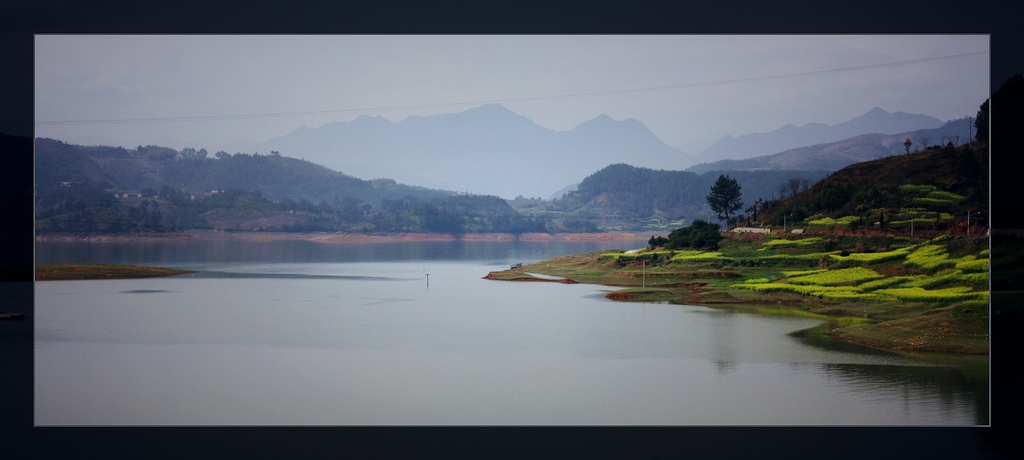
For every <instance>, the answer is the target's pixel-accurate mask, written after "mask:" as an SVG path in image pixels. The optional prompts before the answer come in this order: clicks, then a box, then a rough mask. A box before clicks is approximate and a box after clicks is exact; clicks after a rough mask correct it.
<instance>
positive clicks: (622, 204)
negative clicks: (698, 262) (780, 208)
mask: <svg viewBox="0 0 1024 460" xmlns="http://www.w3.org/2000/svg"><path fill="white" fill-rule="evenodd" d="M720 174H721V172H719V171H711V172H708V173H704V174H699V175H698V174H696V173H692V172H686V171H665V170H653V169H648V168H637V167H634V166H630V165H627V164H614V165H611V166H608V167H606V168H603V169H601V170H600V171H597V172H595V173H594V174H591V175H590V176H587V178H586V179H584V180H583V182H581V183H580V184H579V186H578V187H577V189H576V190H575V191H572V192H569V193H568V194H566V195H565V196H563V197H562V198H560V199H558V200H554V201H551V202H545V203H540V204H538V203H530V202H523V203H522V205H521V206H520V207H518V208H517V209H518V210H519V211H520V212H521V213H523V214H524V215H528V216H534V217H546V218H549V219H559V220H565V221H569V220H574V221H576V222H579V223H580V224H581V225H592V226H593V227H594V228H600V229H602V230H640V231H656V232H657V231H670V230H671V229H673V228H676V227H680V226H683V223H684V222H692V221H693V220H694V219H704V220H708V219H709V215H711V214H713V211H712V210H711V209H710V208H709V207H708V205H707V201H706V199H705V197H706V195H707V194H708V190H709V189H710V188H711V186H712V185H713V184H714V183H715V181H716V180H717V179H718V176H719V175H720ZM827 174H828V173H827V172H826V171H729V175H730V176H731V177H732V178H734V179H736V181H737V182H739V184H740V185H741V187H742V188H743V198H744V200H749V202H753V201H754V200H757V199H762V200H770V199H771V198H772V197H773V196H774V197H778V196H779V194H778V191H777V188H778V185H779V184H780V183H785V182H787V181H789V180H795V181H797V183H798V184H804V187H807V186H809V184H811V183H814V182H816V181H818V180H819V179H821V178H822V177H825V176H826V175H827Z"/></svg>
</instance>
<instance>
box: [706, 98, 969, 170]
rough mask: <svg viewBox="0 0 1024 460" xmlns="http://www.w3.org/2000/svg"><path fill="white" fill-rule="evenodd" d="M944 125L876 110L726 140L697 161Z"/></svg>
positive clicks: (921, 117)
mask: <svg viewBox="0 0 1024 460" xmlns="http://www.w3.org/2000/svg"><path fill="white" fill-rule="evenodd" d="M942 124H943V123H942V120H939V119H938V118H935V117H931V116H928V115H920V114H909V113H904V112H894V113H889V112H886V111H885V110H882V109H880V108H878V107H875V108H873V109H871V110H869V111H868V113H865V114H864V115H861V116H859V117H857V118H854V119H853V120H850V121H847V122H844V123H839V124H837V125H832V126H829V125H826V124H824V123H808V124H806V125H804V126H800V127H797V126H794V125H791V124H790V125H786V126H783V127H781V128H779V129H776V130H774V131H770V132H767V133H756V134H747V135H743V136H739V137H732V136H725V137H723V138H721V139H719V140H718V142H716V143H714V144H713V145H711V146H710V147H708V148H706V149H704V150H703V151H701V152H700V154H699V155H698V157H700V158H701V160H702V161H704V162H708V163H710V162H714V161H718V160H726V159H728V160H742V159H746V158H752V157H757V156H763V155H769V154H773V153H779V152H783V151H786V150H790V149H794V148H797V147H806V146H809V145H816V144H825V143H830V142H837V141H841V140H843V139H848V138H851V137H855V136H859V135H861V134H897V133H905V132H908V131H917V130H920V129H934V128H938V127H940V126H942ZM965 134H966V133H965Z"/></svg>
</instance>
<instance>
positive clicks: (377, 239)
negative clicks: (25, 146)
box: [36, 231, 645, 243]
mask: <svg viewBox="0 0 1024 460" xmlns="http://www.w3.org/2000/svg"><path fill="white" fill-rule="evenodd" d="M644 238H645V237H644V236H642V235H640V234H638V233H630V232H607V233H553V234H549V233H523V234H520V235H514V234H511V233H468V234H465V235H460V236H458V237H456V236H452V235H449V234H442V233H390V234H384V233H326V232H311V233H285V232H220V231H189V232H181V233H153V234H137V235H120V234H72V233H45V234H39V235H36V241H46V242H149V241H205V240H237V241H252V242H265V241H315V242H319V243H394V242H409V241H455V240H462V241H637V240H642V239H644Z"/></svg>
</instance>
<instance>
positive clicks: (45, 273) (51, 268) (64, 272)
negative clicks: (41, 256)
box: [36, 264, 195, 281]
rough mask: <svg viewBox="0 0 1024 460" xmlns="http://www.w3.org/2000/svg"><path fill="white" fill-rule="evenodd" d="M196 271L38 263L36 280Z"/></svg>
mask: <svg viewBox="0 0 1024 460" xmlns="http://www.w3.org/2000/svg"><path fill="white" fill-rule="evenodd" d="M188 273H195V272H193V271H191V270H179V269H175V268H163V267H142V266H139V265H111V264H38V265H36V281H61V280H111V279H130V278H157V277H163V276H174V275H184V274H188Z"/></svg>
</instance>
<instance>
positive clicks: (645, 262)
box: [641, 259, 647, 289]
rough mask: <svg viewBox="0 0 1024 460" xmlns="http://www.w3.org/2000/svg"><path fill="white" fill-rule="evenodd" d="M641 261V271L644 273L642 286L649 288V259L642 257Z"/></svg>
mask: <svg viewBox="0 0 1024 460" xmlns="http://www.w3.org/2000/svg"><path fill="white" fill-rule="evenodd" d="M641 261H642V262H643V268H641V273H643V284H642V286H643V288H644V289H647V259H641Z"/></svg>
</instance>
